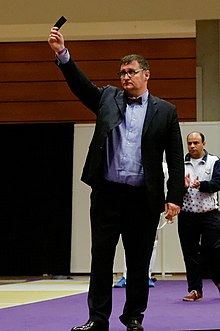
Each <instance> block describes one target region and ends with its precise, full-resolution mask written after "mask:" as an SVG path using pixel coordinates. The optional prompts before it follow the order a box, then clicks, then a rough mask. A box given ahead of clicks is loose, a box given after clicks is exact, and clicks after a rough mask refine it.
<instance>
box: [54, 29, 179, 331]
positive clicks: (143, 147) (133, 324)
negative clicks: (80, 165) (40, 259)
mask: <svg viewBox="0 0 220 331" xmlns="http://www.w3.org/2000/svg"><path fill="white" fill-rule="evenodd" d="M48 42H49V45H50V46H51V48H52V49H53V50H54V51H55V52H56V56H57V64H58V66H59V67H60V69H61V70H62V72H63V74H64V77H65V78H66V81H67V83H68V85H69V87H70V89H71V91H72V92H73V93H74V94H75V95H76V96H77V97H79V99H80V100H81V101H82V102H83V103H84V105H86V106H87V107H88V108H89V109H90V110H91V111H93V112H94V113H95V114H96V116H97V120H96V127H95V132H94V135H93V138H92V141H91V143H90V146H89V151H88V155H87V158H86V162H85V166H84V169H83V174H82V178H81V179H82V181H84V182H85V183H86V184H88V185H90V186H91V187H92V193H91V209H90V217H91V233H92V265H91V277H90V286H89V293H88V306H89V320H88V321H87V322H86V323H85V324H84V325H82V326H79V327H73V328H72V331H74V330H75V331H82V330H91V331H108V330H109V317H110V314H111V310H112V274H113V261H114V255H115V249H116V245H117V243H118V239H119V236H120V235H121V236H122V241H123V245H124V249H125V255H126V265H127V284H126V302H125V305H124V309H123V313H122V315H121V316H120V317H119V318H120V321H121V322H122V323H123V324H124V325H125V326H126V328H127V331H135V330H137V331H141V330H143V326H142V320H143V317H144V315H143V313H144V311H145V310H146V308H147V301H148V283H147V275H148V268H149V262H150V258H151V253H152V249H153V244H154V239H155V235H156V230H157V226H158V222H159V219H160V213H161V212H163V211H164V210H165V212H166V214H167V216H166V217H167V219H170V220H171V219H172V217H173V216H175V215H177V214H178V213H179V211H180V206H181V204H182V197H183V186H184V163H183V148H182V139H181V133H180V128H179V123H178V119H177V114H176V108H175V106H174V105H172V104H170V103H168V102H166V101H164V100H161V99H159V98H158V97H155V96H153V95H151V94H150V93H149V91H148V89H147V83H148V80H149V77H150V71H149V66H148V63H147V61H146V60H145V59H144V58H143V57H141V56H139V55H129V56H125V57H124V58H122V59H121V64H120V71H119V77H120V80H121V84H122V89H119V88H117V87H114V86H110V85H108V86H103V87H97V86H95V85H94V84H93V83H92V82H91V81H90V80H89V79H88V78H87V77H86V75H85V74H84V73H83V72H82V71H81V70H80V69H79V67H78V66H77V65H76V64H75V62H74V61H73V60H72V59H71V56H70V54H69V52H68V50H67V49H66V48H65V46H64V38H63V36H62V34H61V33H60V32H59V31H58V30H57V29H56V28H52V29H51V32H50V36H49V39H48ZM139 97H140V98H139ZM164 152H165V153H166V161H167V165H168V171H169V180H168V183H167V188H168V192H167V196H166V200H165V197H164V175H163V168H162V161H163V155H164ZM82 240H83V238H82Z"/></svg>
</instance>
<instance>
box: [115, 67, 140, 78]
mask: <svg viewBox="0 0 220 331" xmlns="http://www.w3.org/2000/svg"><path fill="white" fill-rule="evenodd" d="M142 70H144V69H137V70H134V69H129V70H128V71H125V70H122V71H120V72H119V73H118V76H119V77H120V78H124V77H125V76H126V75H128V77H129V78H131V77H134V76H135V75H136V74H138V73H139V72H140V71H142Z"/></svg>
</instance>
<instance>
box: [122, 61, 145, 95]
mask: <svg viewBox="0 0 220 331" xmlns="http://www.w3.org/2000/svg"><path fill="white" fill-rule="evenodd" d="M120 73H121V74H122V75H121V85H122V87H123V89H124V90H125V91H126V92H127V93H128V94H129V95H131V96H134V97H138V96H140V95H141V94H143V93H144V92H146V90H147V82H148V79H149V77H150V71H149V70H143V69H141V68H140V65H139V63H138V62H137V61H132V62H130V63H126V64H122V65H121V67H120ZM126 73H128V74H126ZM129 73H131V74H132V73H133V75H129Z"/></svg>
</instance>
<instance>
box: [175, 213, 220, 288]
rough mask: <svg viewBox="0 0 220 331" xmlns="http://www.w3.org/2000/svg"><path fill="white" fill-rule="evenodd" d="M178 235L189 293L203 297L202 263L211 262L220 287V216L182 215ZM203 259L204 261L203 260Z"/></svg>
mask: <svg viewBox="0 0 220 331" xmlns="http://www.w3.org/2000/svg"><path fill="white" fill-rule="evenodd" d="M178 232H179V238H180V243H181V247H182V252H183V257H184V261H185V266H186V276H187V282H188V291H189V292H191V291H192V290H196V291H199V292H201V293H202V267H203V266H202V260H204V258H205V260H206V261H208V264H209V268H210V273H211V278H212V280H213V282H214V283H215V284H216V285H217V284H220V212H219V210H217V209H215V210H212V211H208V212H205V213H190V212H184V211H181V213H180V214H179V216H178ZM202 257H203V258H202Z"/></svg>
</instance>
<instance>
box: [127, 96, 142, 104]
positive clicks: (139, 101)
mask: <svg viewBox="0 0 220 331" xmlns="http://www.w3.org/2000/svg"><path fill="white" fill-rule="evenodd" d="M135 102H136V103H138V104H139V105H142V97H138V98H134V97H133V98H132V97H127V104H128V105H131V104H132V103H135Z"/></svg>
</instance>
